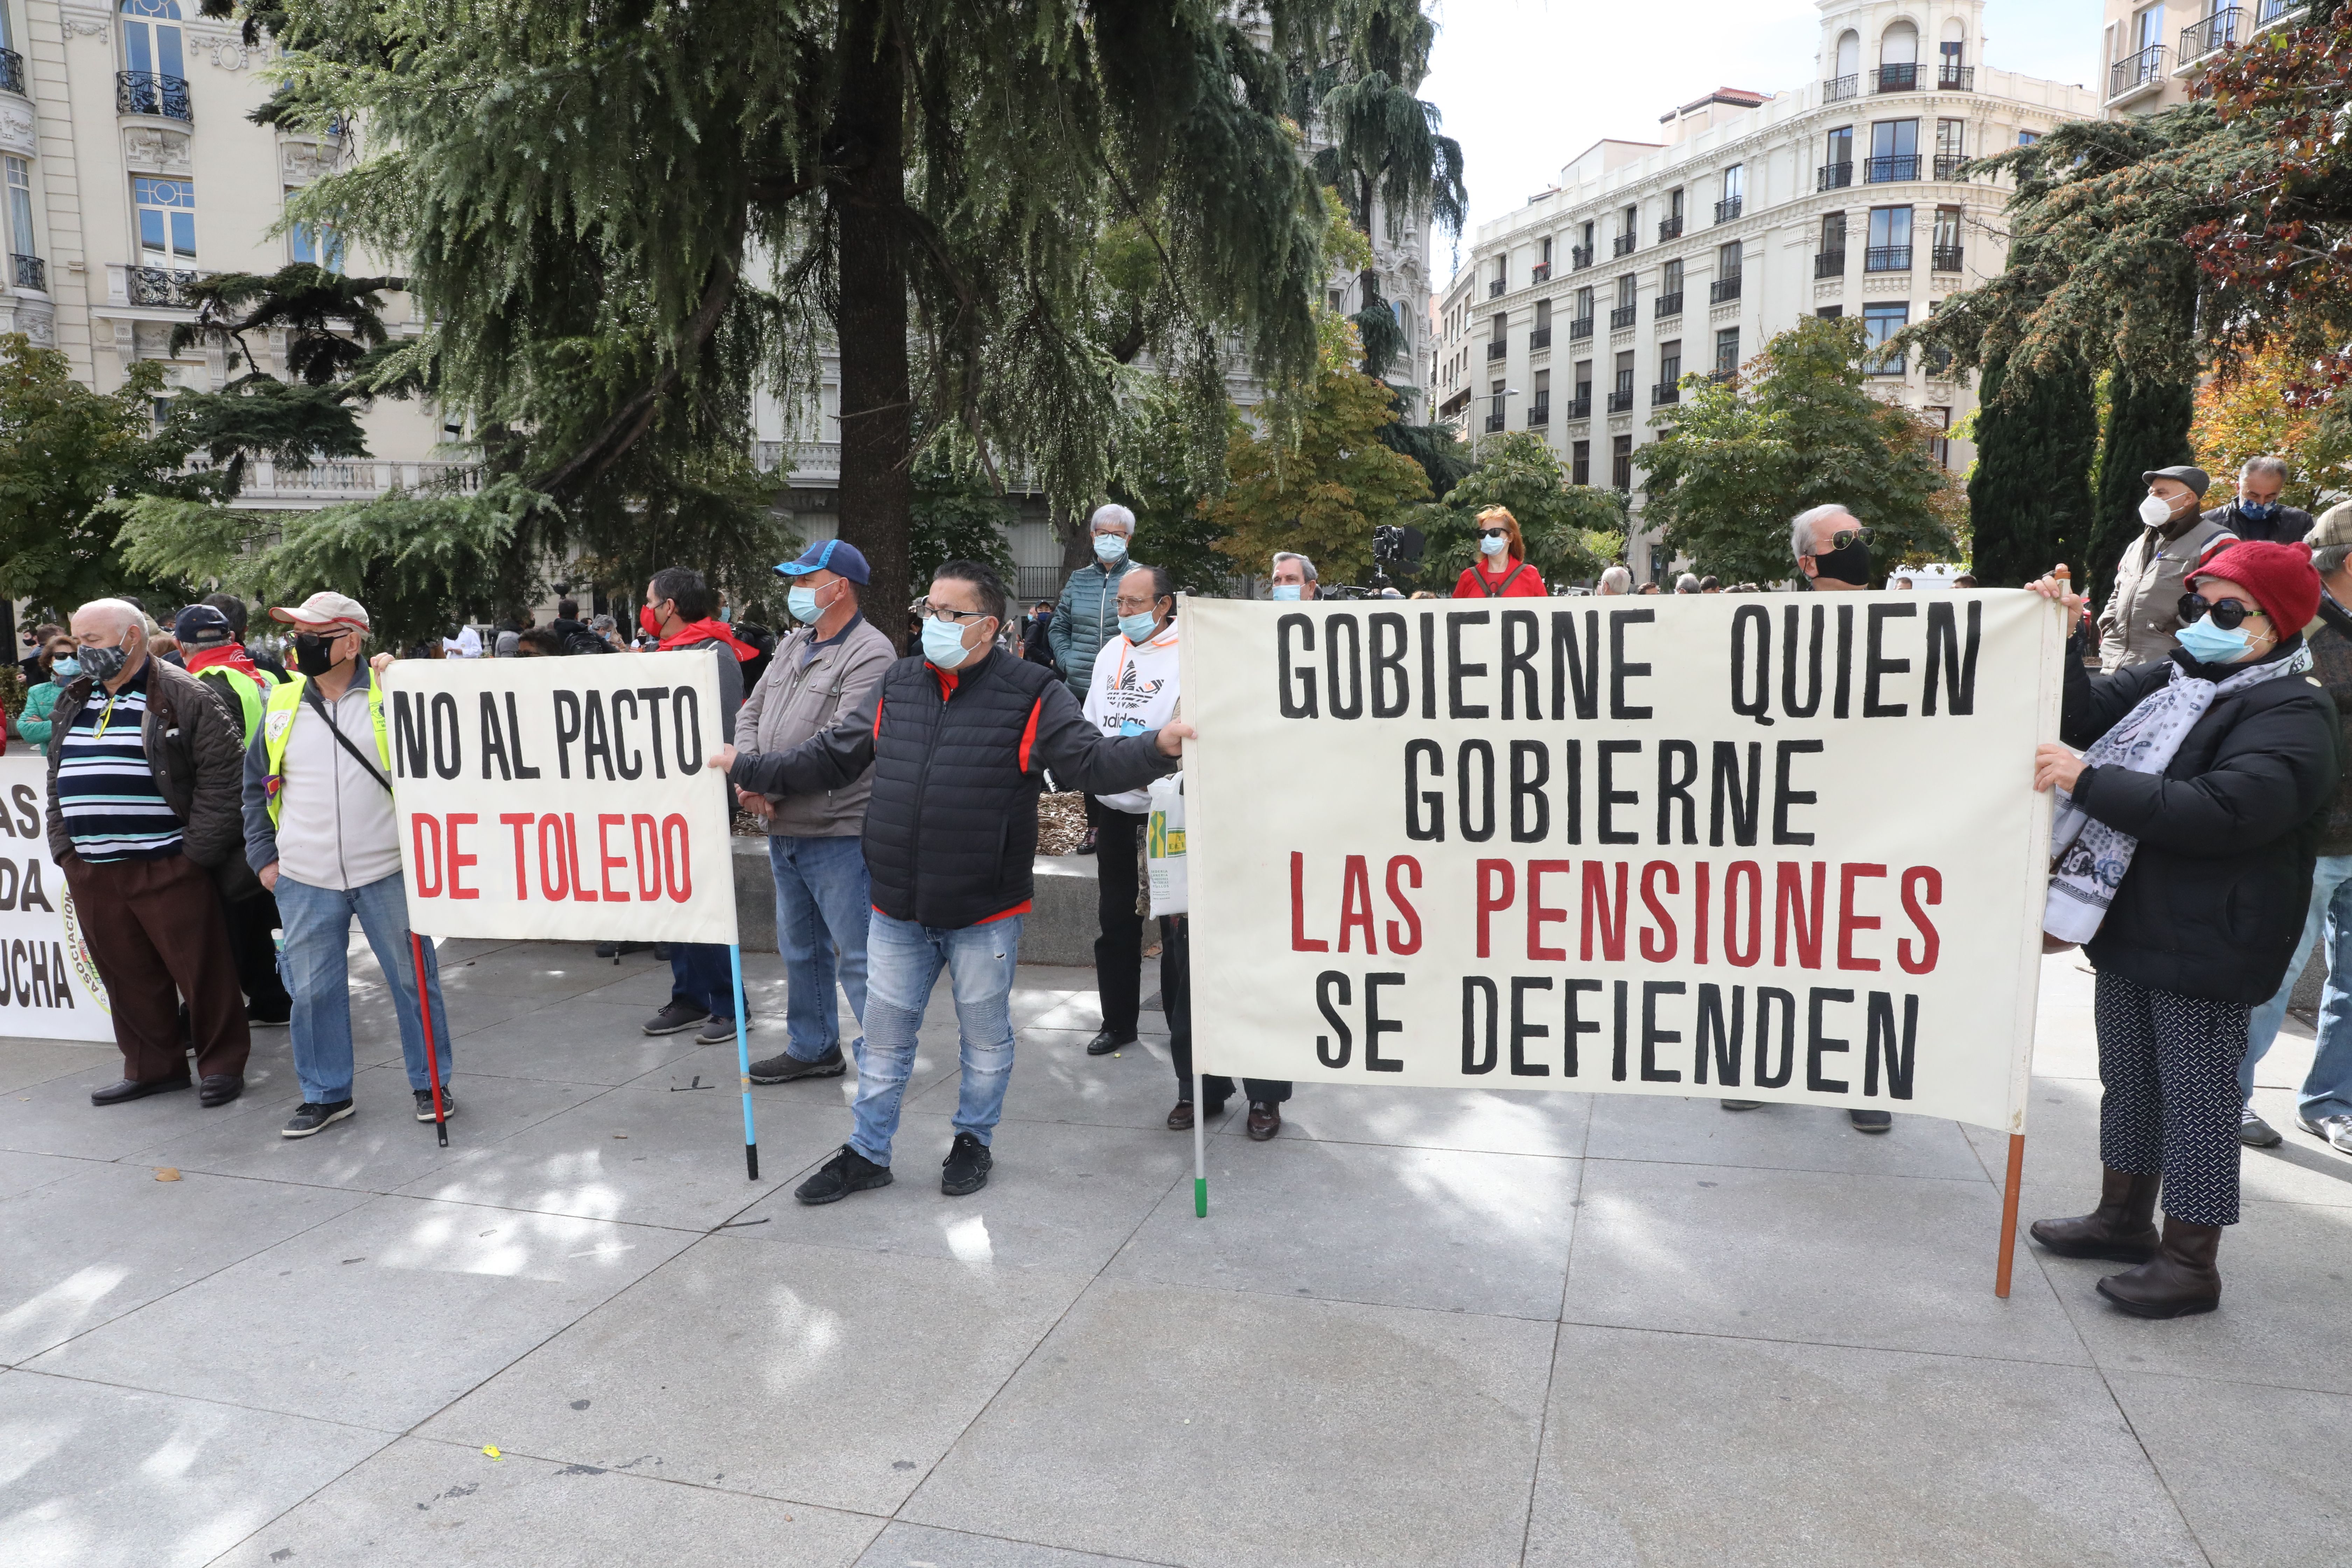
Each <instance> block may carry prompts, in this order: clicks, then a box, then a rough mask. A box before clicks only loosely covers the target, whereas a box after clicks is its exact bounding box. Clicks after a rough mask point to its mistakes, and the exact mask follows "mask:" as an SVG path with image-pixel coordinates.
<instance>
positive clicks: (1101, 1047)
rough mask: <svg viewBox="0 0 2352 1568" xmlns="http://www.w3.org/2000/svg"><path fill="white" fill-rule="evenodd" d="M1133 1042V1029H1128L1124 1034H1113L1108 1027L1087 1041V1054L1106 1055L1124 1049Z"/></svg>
mask: <svg viewBox="0 0 2352 1568" xmlns="http://www.w3.org/2000/svg"><path fill="white" fill-rule="evenodd" d="M1133 1044H1135V1033H1134V1031H1133V1030H1129V1032H1128V1033H1126V1034H1124V1035H1114V1034H1112V1033H1111V1032H1110V1031H1109V1030H1108V1029H1105V1030H1103V1031H1102V1032H1101V1033H1100V1034H1098V1035H1097V1036H1096V1037H1094V1038H1093V1039H1091V1040H1088V1041H1087V1055H1088V1056H1090V1057H1107V1056H1108V1055H1110V1054H1111V1052H1113V1051H1118V1050H1124V1049H1126V1048H1127V1047H1129V1046H1131V1045H1133Z"/></svg>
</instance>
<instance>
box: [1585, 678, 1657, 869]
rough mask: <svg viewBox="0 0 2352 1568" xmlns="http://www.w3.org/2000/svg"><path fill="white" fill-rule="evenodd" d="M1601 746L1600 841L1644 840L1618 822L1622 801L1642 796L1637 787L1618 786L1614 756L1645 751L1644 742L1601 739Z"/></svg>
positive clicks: (1635, 801) (1638, 801) (1634, 800)
mask: <svg viewBox="0 0 2352 1568" xmlns="http://www.w3.org/2000/svg"><path fill="white" fill-rule="evenodd" d="M1648 711H1649V710H1647V709H1644V710H1643V712H1644V713H1647V712H1648ZM1598 750H1599V751H1600V753H1601V778H1600V790H1599V795H1598V797H1597V804H1598V806H1599V809H1598V811H1597V812H1596V813H1595V815H1596V816H1598V817H1599V819H1600V820H1599V824H1598V826H1599V828H1600V831H1599V833H1598V835H1597V837H1598V839H1599V841H1600V842H1601V843H1603V844H1639V843H1640V842H1641V841H1642V836H1641V835H1640V834H1638V833H1634V832H1632V831H1630V830H1624V829H1620V828H1619V827H1618V826H1616V819H1615V817H1614V816H1613V815H1612V813H1613V812H1614V811H1615V809H1616V808H1617V807H1618V806H1621V805H1640V804H1641V799H1642V797H1641V795H1640V794H1639V793H1637V792H1636V791H1633V790H1629V789H1627V790H1621V789H1618V788H1616V787H1615V785H1616V783H1617V780H1616V775H1615V767H1616V763H1614V762H1613V761H1612V759H1613V758H1615V757H1618V756H1621V755H1631V756H1638V755H1640V754H1641V751H1642V742H1639V741H1603V742H1601V744H1600V746H1599V748H1598Z"/></svg>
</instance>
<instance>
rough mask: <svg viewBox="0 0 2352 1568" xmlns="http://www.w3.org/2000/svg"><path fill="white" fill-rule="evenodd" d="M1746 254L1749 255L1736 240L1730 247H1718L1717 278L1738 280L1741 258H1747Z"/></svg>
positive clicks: (1716, 256)
mask: <svg viewBox="0 0 2352 1568" xmlns="http://www.w3.org/2000/svg"><path fill="white" fill-rule="evenodd" d="M1746 254H1747V253H1746V251H1745V250H1744V249H1743V248H1742V247H1741V246H1740V243H1739V242H1738V240H1736V239H1735V240H1733V241H1732V242H1731V243H1730V244H1729V245H1721V246H1717V247H1716V251H1715V272H1716V276H1717V277H1718V278H1737V277H1738V276H1739V263H1740V258H1742V257H1743V256H1745V255H1746Z"/></svg>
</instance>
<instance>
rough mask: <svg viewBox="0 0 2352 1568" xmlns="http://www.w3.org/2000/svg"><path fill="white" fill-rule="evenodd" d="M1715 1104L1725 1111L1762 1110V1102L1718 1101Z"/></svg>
mask: <svg viewBox="0 0 2352 1568" xmlns="http://www.w3.org/2000/svg"><path fill="white" fill-rule="evenodd" d="M1716 1103H1717V1105H1720V1106H1721V1107H1723V1109H1724V1110H1763V1109H1764V1102H1763V1101H1762V1100H1717V1101H1716Z"/></svg>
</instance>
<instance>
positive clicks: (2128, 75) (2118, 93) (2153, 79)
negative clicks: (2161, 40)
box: [2107, 44, 2165, 103]
mask: <svg viewBox="0 0 2352 1568" xmlns="http://www.w3.org/2000/svg"><path fill="white" fill-rule="evenodd" d="M2164 55H2165V48H2164V46H2163V45H2162V44H2150V45H2149V46H2148V47H2146V48H2144V49H2142V50H2140V51H2139V52H2138V53H2137V54H2136V55H2126V56H2125V57H2124V58H2122V59H2119V60H2117V61H2116V63H2115V65H2114V66H2113V67H2112V68H2110V69H2109V70H2108V72H2107V101H2108V102H2109V103H2121V102H2123V101H2124V100H2126V99H2129V98H2137V97H2138V96H2139V95H2140V94H2141V93H2143V92H2149V91H2153V90H2154V89H2157V88H2158V87H2161V86H2163V85H2164Z"/></svg>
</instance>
